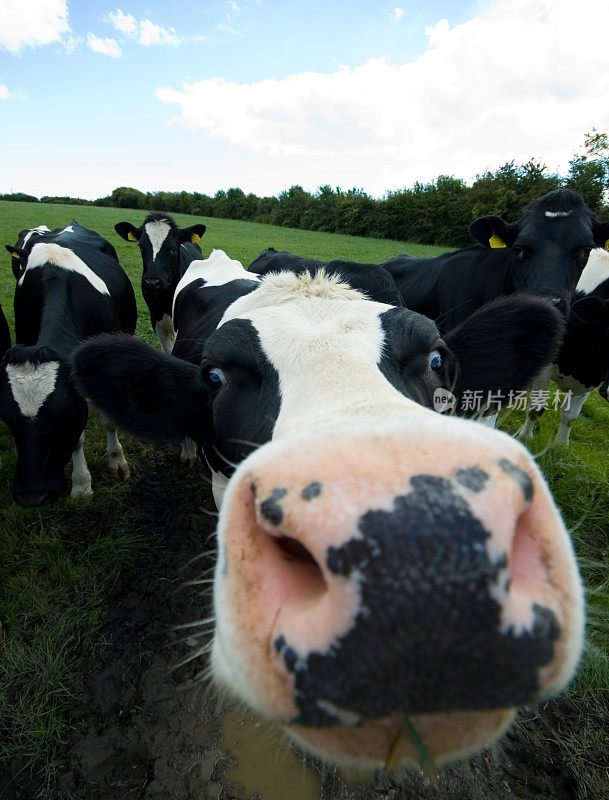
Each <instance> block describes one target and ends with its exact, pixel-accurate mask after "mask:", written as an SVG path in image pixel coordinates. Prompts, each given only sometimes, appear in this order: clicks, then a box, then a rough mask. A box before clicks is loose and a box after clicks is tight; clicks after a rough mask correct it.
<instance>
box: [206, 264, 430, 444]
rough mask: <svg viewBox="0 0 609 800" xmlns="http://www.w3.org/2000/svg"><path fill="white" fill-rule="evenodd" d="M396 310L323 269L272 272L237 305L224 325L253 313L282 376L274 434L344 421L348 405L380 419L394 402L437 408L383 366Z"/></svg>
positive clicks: (353, 411)
mask: <svg viewBox="0 0 609 800" xmlns="http://www.w3.org/2000/svg"><path fill="white" fill-rule="evenodd" d="M390 308H392V306H389V305H386V304H384V303H377V302H373V301H372V300H368V299H366V298H364V296H363V295H362V294H361V292H358V291H356V290H355V289H352V288H351V287H350V286H348V285H347V284H345V283H341V282H340V279H339V278H337V277H335V276H328V275H326V274H325V272H324V271H323V270H322V271H320V272H318V273H317V274H316V275H315V276H314V277H311V276H310V275H309V274H308V273H305V274H303V275H299V276H296V275H294V274H293V273H291V272H283V273H271V274H269V275H267V276H265V278H264V279H263V281H262V283H261V285H260V288H259V289H256V290H255V291H254V292H250V294H247V295H245V296H244V297H240V298H239V299H238V300H236V301H235V302H234V303H232V304H231V306H230V307H229V308H228V309H227V310H226V312H225V314H224V316H223V318H222V320H221V322H220V326H221V325H223V324H224V323H225V322H228V321H229V320H230V319H235V318H239V319H249V320H250V321H251V322H252V323H253V325H254V327H255V328H256V331H257V332H258V336H259V338H260V344H261V345H262V349H263V351H264V353H265V355H266V357H267V358H268V360H269V362H270V363H271V364H272V365H273V367H274V368H275V369H276V371H277V374H278V376H279V385H280V392H281V407H280V411H279V415H278V417H277V421H276V423H275V428H274V431H273V439H275V438H278V437H279V436H284V435H286V433H288V432H289V431H290V430H293V429H296V430H302V429H303V428H307V429H309V430H314V429H315V427H316V426H319V425H322V424H327V422H328V420H329V419H332V418H336V419H337V420H338V421H340V420H342V418H343V417H344V416H345V413H346V412H347V411H348V418H349V420H351V421H352V420H354V419H355V417H356V416H360V417H361V418H364V417H366V418H367V419H369V420H372V419H376V420H377V422H378V421H380V420H379V419H378V417H379V415H380V416H381V417H383V416H384V415H386V413H387V407H388V406H393V405H396V406H399V407H400V409H401V410H402V412H403V409H404V408H405V407H408V408H410V407H415V408H417V409H418V410H419V411H421V412H423V413H427V412H428V413H430V414H435V412H433V411H430V410H428V409H424V408H423V407H422V406H420V405H418V404H416V403H415V402H414V401H413V400H410V399H408V398H406V397H405V396H404V395H403V394H402V393H401V392H399V391H398V390H397V389H396V388H395V387H394V386H392V384H391V383H390V382H389V381H388V380H387V379H386V378H385V376H384V375H383V374H382V373H381V371H380V369H379V367H378V364H379V361H380V359H381V356H382V352H383V344H384V341H385V334H384V331H383V327H382V324H381V320H380V315H381V314H382V313H383V312H385V311H387V310H388V309H390ZM220 326H219V327H220ZM330 374H331V379H329V375H330ZM362 386H365V387H366V391H365V392H362ZM353 398H357V400H356V401H354V400H353ZM379 409H382V411H379Z"/></svg>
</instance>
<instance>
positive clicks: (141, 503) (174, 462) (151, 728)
mask: <svg viewBox="0 0 609 800" xmlns="http://www.w3.org/2000/svg"><path fill="white" fill-rule="evenodd" d="M128 503H130V504H131V505H132V506H133V508H134V509H136V510H137V516H138V519H139V521H140V524H141V526H142V529H143V530H145V531H146V532H147V533H148V535H149V536H150V537H151V539H152V540H153V542H154V544H153V548H152V551H151V553H150V555H149V556H148V557H147V558H146V561H145V562H144V563H142V564H140V565H139V566H138V569H137V570H136V571H134V572H132V573H131V574H128V575H125V576H124V578H123V579H122V581H121V582H120V584H119V585H117V586H116V588H115V590H114V592H113V593H112V595H111V597H109V599H108V603H107V616H106V620H105V624H104V625H103V628H102V631H101V642H102V643H101V644H100V647H99V649H98V654H97V656H96V659H95V661H94V663H91V664H90V666H89V670H88V678H87V684H86V690H85V692H84V693H80V694H79V695H78V696H76V697H74V698H73V701H72V702H71V705H70V707H69V708H68V714H69V717H70V721H71V723H72V726H73V731H72V736H71V740H70V741H69V742H68V743H67V745H66V751H65V755H64V758H63V760H62V762H61V763H60V764H59V765H58V767H57V770H56V773H55V774H56V787H55V789H54V792H53V795H54V796H56V797H57V798H71V799H72V800H81V799H82V800H109V798H112V800H136V799H137V800H140V798H141V799H142V800H144V799H145V800H170V799H171V800H190V799H191V798H192V800H195V798H196V800H207V798H210V799H211V798H214V800H230V799H231V798H240V799H241V798H251V800H258V798H262V800H297V799H298V798H317V797H319V798H322V799H323V800H326V799H327V800H330V799H332V800H343V798H344V799H345V800H346V798H352V799H353V800H356V799H357V800H369V799H370V800H371V799H372V798H391V799H392V800H398V799H399V800H402V799H404V800H405V798H408V799H409V800H412V799H413V798H414V799H416V800H418V799H419V798H421V800H423V799H425V800H427V798H433V799H434V800H478V798H480V800H482V798H484V799H485V800H488V799H489V798H490V799H491V800H503V798H506V800H507V798H510V800H513V798H519V799H520V800H529V798H552V800H563V798H564V800H567V798H581V797H583V796H584V795H583V794H582V792H581V791H580V789H581V787H578V781H577V778H576V776H575V775H573V774H572V773H571V771H570V770H569V768H568V766H567V765H566V764H565V763H564V759H563V756H562V753H561V749H560V748H558V746H557V745H556V744H555V742H554V735H555V734H556V732H557V731H558V730H559V729H561V728H565V726H566V728H568V727H569V726H570V725H576V724H577V720H576V718H574V717H575V716H576V712H575V708H574V704H573V703H572V702H571V701H569V700H565V699H563V700H560V701H558V702H552V703H549V704H547V705H546V706H545V707H544V708H542V709H531V710H528V711H527V712H526V713H524V714H523V715H522V716H521V719H520V721H519V722H518V723H517V724H516V725H515V726H513V728H512V729H511V731H510V733H509V734H508V735H507V736H506V737H504V739H503V741H502V742H501V743H500V744H498V745H495V746H494V747H493V748H491V749H489V750H488V751H486V752H485V753H483V754H482V755H480V756H478V757H476V758H474V759H472V760H471V761H469V762H464V763H461V764H458V765H456V766H453V767H451V768H448V769H445V770H444V771H443V773H442V775H441V778H440V781H439V783H438V784H437V785H432V784H431V783H429V782H428V781H427V780H426V779H424V778H423V777H422V775H421V774H420V773H419V772H418V771H416V770H411V771H409V772H407V773H406V774H404V775H402V776H400V777H395V776H392V775H388V774H386V773H379V774H377V775H376V776H375V778H374V779H373V780H372V782H371V783H369V784H368V785H364V784H362V783H361V781H360V782H358V781H357V780H355V781H354V780H353V779H352V780H351V782H350V783H346V782H345V781H344V780H343V778H342V777H341V776H340V775H339V774H338V773H337V772H336V771H335V770H321V769H320V768H319V765H316V764H315V763H313V762H311V761H307V762H306V764H302V763H301V762H302V761H303V759H302V757H300V761H299V760H298V756H296V755H295V753H294V752H293V751H291V749H290V748H289V746H288V745H286V744H285V742H283V743H280V744H278V743H277V737H276V736H274V735H273V733H272V732H270V733H269V731H268V725H267V724H266V723H260V722H256V721H252V722H249V723H247V724H245V725H244V726H243V727H241V725H240V722H239V717H238V716H237V715H236V713H233V714H231V715H229V719H230V720H231V722H230V725H229V726H228V727H229V728H230V730H229V732H228V733H227V735H226V739H230V740H231V741H230V742H227V741H223V732H222V724H221V720H222V704H221V703H219V702H218V700H217V698H215V697H214V696H213V694H211V693H210V692H209V691H208V690H206V689H205V688H203V687H201V686H199V687H195V688H188V683H189V682H191V681H192V680H193V679H194V678H196V676H197V675H198V674H200V673H201V671H202V670H203V669H204V667H205V664H206V658H207V656H205V655H204V656H201V657H199V658H198V659H195V661H193V662H191V663H190V664H188V665H186V666H184V667H181V668H179V669H178V670H176V671H174V672H172V671H171V668H172V667H173V666H174V665H175V664H176V663H177V662H179V661H180V660H181V659H183V658H184V657H185V656H187V655H188V654H192V653H193V652H195V651H196V649H197V647H198V646H200V645H201V643H202V641H203V640H194V639H191V640H190V641H186V642H183V641H182V642H179V641H178V640H180V639H184V637H185V636H187V634H188V631H177V632H176V631H172V630H170V626H172V625H175V624H179V623H185V622H189V621H192V620H197V619H201V618H203V617H207V616H208V615H209V613H210V611H209V597H208V596H207V595H208V592H206V591H205V590H203V591H201V587H186V588H184V587H181V583H182V582H183V581H184V580H188V579H193V578H196V577H197V575H198V574H200V573H201V572H205V571H206V570H208V569H209V568H210V567H212V566H213V554H210V555H208V556H206V557H204V558H202V559H200V561H199V562H197V563H196V564H195V565H193V566H191V567H188V568H185V565H186V564H187V562H189V560H190V559H192V558H193V557H194V556H196V555H198V554H200V553H201V552H202V551H205V550H209V549H210V548H211V547H213V536H212V539H211V542H207V543H206V539H208V537H209V536H210V534H213V530H214V522H215V520H214V517H213V516H209V515H208V514H206V513H205V512H204V511H203V510H202V509H208V510H212V509H213V508H214V505H213V501H212V499H211V493H210V491H209V486H208V483H207V477H206V473H205V471H204V468H203V467H202V466H201V465H197V466H196V467H195V468H194V469H193V470H191V471H188V470H185V469H184V468H183V467H182V465H181V464H180V462H179V459H178V458H177V455H176V452H175V450H173V449H159V451H158V454H157V456H156V463H151V464H150V468H149V469H148V468H147V469H146V471H145V473H140V474H139V475H137V476H134V478H133V487H132V491H131V494H130V497H129V500H128ZM604 755H605V756H606V754H604ZM592 757H594V754H592ZM13 766H14V769H13V774H14V778H13V780H12V781H11V782H10V785H9V786H5V790H4V793H2V792H0V796H1V797H2V798H3V800H17V799H18V800H30V798H35V797H36V796H37V794H38V791H37V789H36V785H35V783H32V782H31V781H30V780H29V779H27V778H26V777H25V776H24V775H23V774H21V775H20V776H19V775H18V766H19V765H18V764H17V763H16V764H15V765H13ZM244 784H247V785H244ZM608 794H609V787H608Z"/></svg>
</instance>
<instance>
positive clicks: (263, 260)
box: [248, 247, 402, 306]
mask: <svg viewBox="0 0 609 800" xmlns="http://www.w3.org/2000/svg"><path fill="white" fill-rule="evenodd" d="M321 267H323V268H324V269H325V271H326V273H328V274H330V275H338V277H339V278H340V279H341V280H343V281H345V282H346V283H348V284H349V285H350V286H352V287H353V288H354V289H359V290H360V291H363V292H365V294H366V296H367V297H369V298H370V299H371V300H377V301H378V302H379V303H389V304H390V305H394V306H401V305H402V299H401V297H400V293H399V292H398V290H397V287H396V284H395V281H394V280H393V278H392V276H391V275H390V274H389V273H388V272H387V270H385V269H384V267H383V266H382V265H380V264H361V263H359V262H356V261H343V260H341V259H334V260H333V261H328V262H326V261H318V260H317V259H314V258H304V257H303V256H298V255H295V254H294V253H290V252H289V250H275V248H273V247H269V248H267V249H266V250H263V251H262V252H261V253H260V255H259V256H258V257H257V258H255V259H254V261H252V263H251V264H250V265H249V267H248V272H250V273H256V274H259V275H266V274H267V273H269V272H279V271H281V270H282V269H288V270H289V271H290V272H293V273H295V274H298V275H300V274H302V273H304V272H307V271H311V270H318V269H320V268H321Z"/></svg>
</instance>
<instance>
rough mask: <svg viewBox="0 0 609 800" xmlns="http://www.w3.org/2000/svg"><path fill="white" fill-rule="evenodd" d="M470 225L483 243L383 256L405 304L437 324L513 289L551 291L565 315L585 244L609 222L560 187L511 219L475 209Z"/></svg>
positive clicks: (600, 240) (606, 236)
mask: <svg viewBox="0 0 609 800" xmlns="http://www.w3.org/2000/svg"><path fill="white" fill-rule="evenodd" d="M470 232H471V233H472V235H473V236H474V238H475V239H477V241H478V242H480V244H478V245H474V246H473V247H468V248H465V249H464V250H457V251H456V252H452V253H444V254H442V255H440V256H437V257H435V258H415V257H412V256H407V255H400V256H395V257H394V258H391V259H389V260H388V261H386V262H385V263H384V264H383V266H384V267H385V269H387V270H388V271H389V272H390V273H391V275H392V276H393V277H394V279H395V282H396V284H397V287H398V289H399V291H400V294H401V296H402V300H403V301H404V305H405V306H407V307H408V308H412V309H413V310H415V311H418V312H419V313H421V314H425V316H427V317H430V318H431V319H434V320H436V322H437V324H438V327H439V328H440V330H442V331H445V330H450V328H451V327H453V326H454V325H457V324H459V323H460V322H462V321H463V320H464V319H467V317H468V316H469V315H470V314H471V313H472V312H473V311H475V310H476V309H477V308H480V306H482V305H484V303H487V302H489V300H492V299H494V298H495V297H498V296H500V295H508V294H514V293H517V292H526V293H527V294H535V295H540V296H542V297H546V298H549V299H550V300H551V301H552V302H553V303H554V304H555V305H556V307H557V308H558V309H559V310H560V311H561V312H562V314H563V315H564V316H565V317H568V314H569V308H570V303H571V297H572V295H573V292H574V291H575V287H576V285H577V281H578V280H579V276H580V275H581V272H582V270H583V268H584V266H585V265H586V261H587V259H588V256H589V254H590V251H591V250H592V249H593V248H594V247H598V246H601V247H604V245H605V242H607V241H608V240H609V222H599V221H598V220H597V219H596V217H595V216H594V214H593V213H592V211H590V209H589V208H588V207H587V206H586V204H585V203H584V201H583V199H582V198H581V197H580V195H578V194H577V193H576V192H572V191H570V190H567V189H557V190H556V191H554V192H550V193H549V194H547V195H544V196H543V197H540V198H539V199H538V200H535V201H533V202H532V203H530V204H529V205H528V206H527V207H526V208H525V209H524V210H523V212H522V216H521V217H520V219H518V220H517V221H516V222H510V223H509V222H506V221H505V220H503V219H502V218H501V217H495V216H487V217H480V218H479V219H477V220H475V221H474V222H472V224H471V225H470Z"/></svg>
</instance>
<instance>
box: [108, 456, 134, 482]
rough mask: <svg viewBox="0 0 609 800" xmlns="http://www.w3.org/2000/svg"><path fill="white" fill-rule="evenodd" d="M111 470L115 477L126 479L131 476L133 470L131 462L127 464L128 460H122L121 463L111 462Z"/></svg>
mask: <svg viewBox="0 0 609 800" xmlns="http://www.w3.org/2000/svg"><path fill="white" fill-rule="evenodd" d="M110 472H111V473H112V475H113V476H114V477H115V478H119V477H121V478H122V479H123V480H124V481H128V480H129V478H130V477H131V470H130V469H129V464H127V462H126V461H124V462H121V463H120V464H111V465H110Z"/></svg>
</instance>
